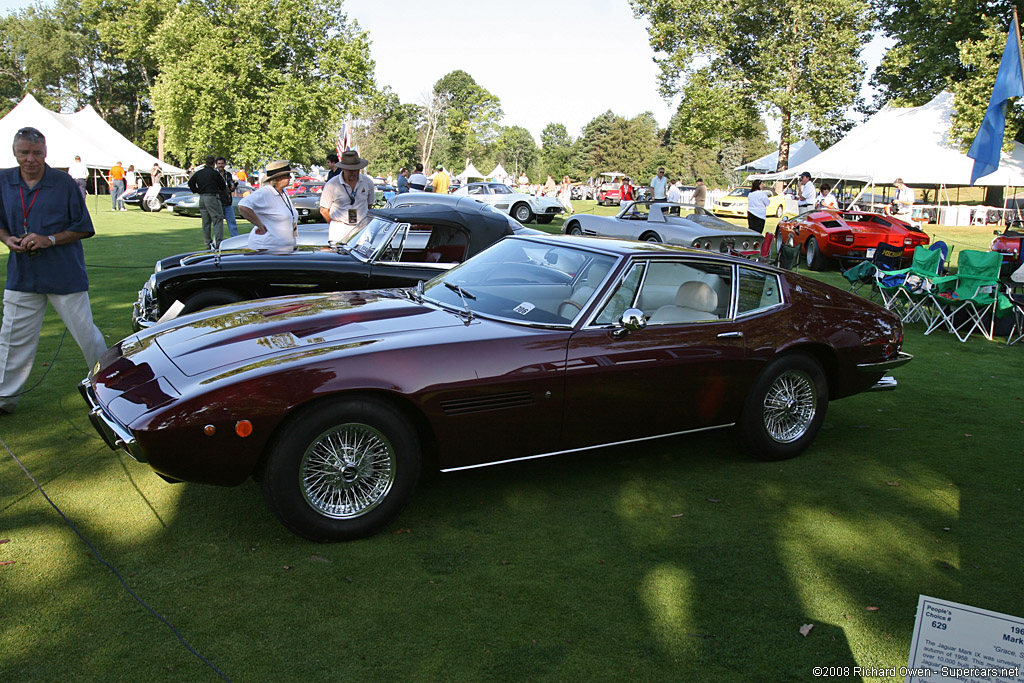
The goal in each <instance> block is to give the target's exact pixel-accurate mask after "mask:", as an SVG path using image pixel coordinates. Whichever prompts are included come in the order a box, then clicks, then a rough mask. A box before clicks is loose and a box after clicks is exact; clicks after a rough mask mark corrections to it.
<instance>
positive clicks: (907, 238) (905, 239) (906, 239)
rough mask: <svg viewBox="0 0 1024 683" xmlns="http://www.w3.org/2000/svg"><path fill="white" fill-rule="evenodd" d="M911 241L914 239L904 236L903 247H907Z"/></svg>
mask: <svg viewBox="0 0 1024 683" xmlns="http://www.w3.org/2000/svg"><path fill="white" fill-rule="evenodd" d="M913 243H914V240H913V239H911V238H910V237H904V238H903V246H905V247H909V246H910V245H912V244H913Z"/></svg>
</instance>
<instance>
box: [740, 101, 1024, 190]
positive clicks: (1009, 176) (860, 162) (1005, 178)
mask: <svg viewBox="0 0 1024 683" xmlns="http://www.w3.org/2000/svg"><path fill="white" fill-rule="evenodd" d="M952 114H953V95H952V94H951V93H948V92H943V93H940V94H939V95H937V96H936V97H935V99H933V100H932V101H931V102H929V103H928V104H924V105H921V106H920V107H907V108H895V107H889V106H885V107H883V108H882V109H881V110H880V111H879V112H878V113H877V114H875V115H874V116H872V117H871V118H870V119H868V120H867V121H865V122H864V123H862V124H861V125H859V126H857V127H856V128H854V129H853V130H851V131H850V132H849V133H847V134H846V137H844V138H843V139H842V140H840V141H839V142H837V143H836V144H834V145H833V146H831V147H829V148H828V149H826V150H825V151H824V152H822V153H821V154H818V155H816V156H814V157H812V158H811V159H808V160H807V161H805V162H803V163H802V164H798V165H796V166H790V167H789V169H787V170H785V171H780V172H778V173H762V174H756V175H753V176H751V177H753V178H762V179H764V180H776V179H782V180H788V179H790V178H796V177H798V176H799V175H800V174H801V173H803V172H804V171H807V172H808V173H810V174H811V177H812V178H815V179H817V178H829V179H837V180H839V179H846V180H859V181H864V182H868V183H874V184H876V185H892V183H893V181H894V180H896V178H903V180H904V181H905V182H906V183H907V184H908V185H970V184H971V169H972V168H973V167H974V161H973V160H972V159H970V158H969V157H968V156H967V155H966V154H964V153H962V152H960V150H959V149H957V148H956V146H954V145H953V144H952V143H950V142H949V140H948V135H949V127H950V119H951V116H952ZM975 184H976V185H984V186H994V187H1002V186H1006V185H1011V186H1016V187H1024V145H1021V144H1020V143H1019V142H1014V145H1013V152H1012V153H1011V154H1006V153H1005V152H1004V153H1003V154H1002V155H1001V157H1000V161H999V168H998V169H996V171H995V172H993V173H990V174H989V175H987V176H984V177H982V178H979V179H978V182H977V183H975Z"/></svg>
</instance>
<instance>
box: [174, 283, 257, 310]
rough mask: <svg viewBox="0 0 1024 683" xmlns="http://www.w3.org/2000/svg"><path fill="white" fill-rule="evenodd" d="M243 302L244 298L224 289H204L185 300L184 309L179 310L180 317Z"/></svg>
mask: <svg viewBox="0 0 1024 683" xmlns="http://www.w3.org/2000/svg"><path fill="white" fill-rule="evenodd" d="M243 300H244V297H242V296H241V295H239V294H236V293H235V292H231V291H228V290H226V289H204V290H202V291H199V292H196V293H195V294H193V295H192V296H190V297H188V298H187V299H185V307H184V308H182V309H181V315H185V314H186V313H195V312H196V311H201V310H203V309H205V308H213V307H214V306H223V305H224V304H233V303H237V302H239V301H243Z"/></svg>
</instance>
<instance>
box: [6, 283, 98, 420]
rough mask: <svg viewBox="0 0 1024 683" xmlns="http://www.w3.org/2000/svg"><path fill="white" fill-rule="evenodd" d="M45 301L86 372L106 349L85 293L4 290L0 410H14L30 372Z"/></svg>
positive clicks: (41, 323)
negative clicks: (74, 345) (75, 345)
mask: <svg viewBox="0 0 1024 683" xmlns="http://www.w3.org/2000/svg"><path fill="white" fill-rule="evenodd" d="M47 301H49V302H50V303H51V304H52V305H53V308H54V310H56V311H57V315H59V316H60V319H61V320H63V321H64V324H65V325H67V328H68V330H69V331H70V332H71V336H72V337H74V338H75V341H76V342H78V346H79V348H81V349H82V355H84V356H85V362H86V363H87V368H88V369H90V370H91V369H92V366H93V365H94V364H95V363H96V361H98V360H99V358H100V356H101V355H103V352H104V351H106V350H107V342H106V341H104V339H103V334H102V333H101V332H100V331H99V329H98V328H97V327H96V325H95V324H93V322H92V308H91V307H90V306H89V292H87V291H86V292H75V293H74V294H36V293H35V292H16V291H14V290H10V289H5V290H4V319H3V327H0V408H3V409H4V410H7V411H13V410H14V407H15V406H16V405H17V404H18V398H19V397H18V396H17V394H18V393H20V392H21V389H22V387H24V386H25V382H27V381H28V376H29V373H31V372H32V363H33V362H34V361H35V358H36V348H37V347H38V346H39V334H40V332H41V331H42V329H43V316H44V315H45V314H46V302H47Z"/></svg>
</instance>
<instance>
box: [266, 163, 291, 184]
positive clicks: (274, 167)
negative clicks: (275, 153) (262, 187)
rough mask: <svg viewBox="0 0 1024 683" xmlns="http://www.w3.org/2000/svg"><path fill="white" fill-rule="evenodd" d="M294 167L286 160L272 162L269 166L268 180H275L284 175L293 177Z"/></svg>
mask: <svg viewBox="0 0 1024 683" xmlns="http://www.w3.org/2000/svg"><path fill="white" fill-rule="evenodd" d="M291 173H292V166H291V164H290V163H289V162H288V161H286V160H285V159H279V160H278V161H271V162H270V163H269V164H267V180H273V179H274V178H280V177H281V176H283V175H291Z"/></svg>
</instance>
